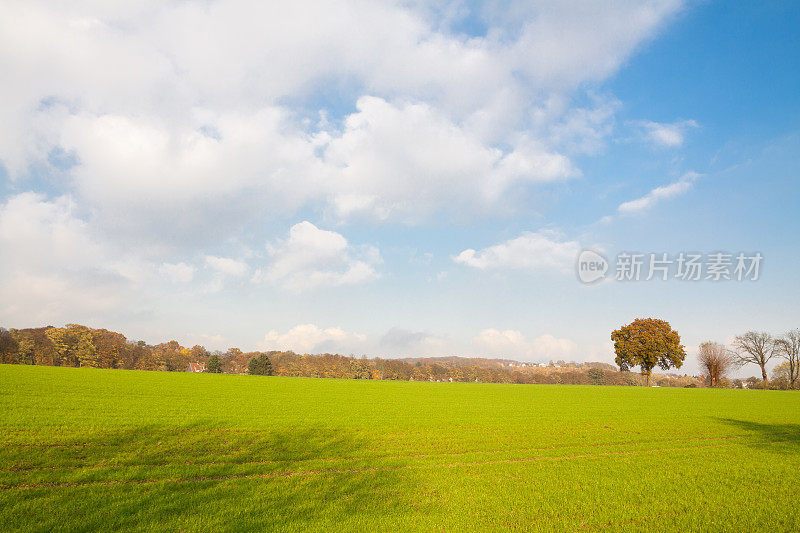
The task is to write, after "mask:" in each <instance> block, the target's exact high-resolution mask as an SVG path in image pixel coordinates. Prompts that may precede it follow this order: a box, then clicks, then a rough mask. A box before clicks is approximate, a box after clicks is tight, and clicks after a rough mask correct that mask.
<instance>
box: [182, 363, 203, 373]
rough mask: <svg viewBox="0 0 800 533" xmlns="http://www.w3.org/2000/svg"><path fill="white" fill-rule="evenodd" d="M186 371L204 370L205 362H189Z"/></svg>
mask: <svg viewBox="0 0 800 533" xmlns="http://www.w3.org/2000/svg"><path fill="white" fill-rule="evenodd" d="M186 371H187V372H205V371H206V364H205V363H197V362H194V363H189V368H187V369H186Z"/></svg>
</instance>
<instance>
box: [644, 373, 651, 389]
mask: <svg viewBox="0 0 800 533" xmlns="http://www.w3.org/2000/svg"><path fill="white" fill-rule="evenodd" d="M644 377H645V379H646V380H647V386H648V387H649V386H650V372H645V374H644Z"/></svg>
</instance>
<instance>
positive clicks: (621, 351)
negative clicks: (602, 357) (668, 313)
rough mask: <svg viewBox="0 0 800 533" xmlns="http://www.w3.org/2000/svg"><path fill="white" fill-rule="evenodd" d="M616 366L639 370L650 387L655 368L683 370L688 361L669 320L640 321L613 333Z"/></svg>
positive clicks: (648, 319) (624, 369)
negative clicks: (681, 368)
mask: <svg viewBox="0 0 800 533" xmlns="http://www.w3.org/2000/svg"><path fill="white" fill-rule="evenodd" d="M611 340H612V341H614V351H615V352H616V354H617V357H616V359H615V362H616V363H617V365H618V366H619V368H620V370H623V371H626V370H630V369H631V368H633V367H637V366H638V367H640V368H641V373H642V375H643V376H645V378H646V379H647V385H650V375H651V373H652V371H653V368H655V367H656V366H658V367H660V368H662V369H663V370H668V369H670V368H673V367H675V368H680V367H681V365H682V364H683V360H684V359H686V350H685V349H684V347H683V346H682V345H681V338H680V335H678V332H677V331H675V330H673V329H672V327H671V326H670V325H669V322H667V321H666V320H659V319H657V318H637V319H636V320H634V321H633V322H631V323H630V324H628V325H627V326H622V327H621V328H619V329H617V330H615V331H613V332H612V333H611Z"/></svg>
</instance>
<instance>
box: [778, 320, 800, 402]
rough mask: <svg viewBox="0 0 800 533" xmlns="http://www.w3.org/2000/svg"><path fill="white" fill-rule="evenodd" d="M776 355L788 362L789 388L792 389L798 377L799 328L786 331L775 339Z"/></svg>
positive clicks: (799, 366)
mask: <svg viewBox="0 0 800 533" xmlns="http://www.w3.org/2000/svg"><path fill="white" fill-rule="evenodd" d="M775 348H776V350H777V352H778V356H779V357H782V358H784V359H786V362H787V363H788V364H789V388H790V389H793V388H794V387H795V383H796V382H797V379H798V377H800V329H793V330H791V331H787V332H786V333H784V334H783V335H781V336H780V337H778V338H777V339H776V340H775Z"/></svg>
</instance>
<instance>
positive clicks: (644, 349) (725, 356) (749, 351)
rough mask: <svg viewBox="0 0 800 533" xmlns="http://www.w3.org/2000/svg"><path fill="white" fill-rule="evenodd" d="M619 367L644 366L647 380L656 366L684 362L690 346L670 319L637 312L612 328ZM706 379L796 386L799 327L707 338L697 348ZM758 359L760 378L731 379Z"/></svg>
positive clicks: (711, 383) (798, 383) (666, 367)
mask: <svg viewBox="0 0 800 533" xmlns="http://www.w3.org/2000/svg"><path fill="white" fill-rule="evenodd" d="M611 340H612V341H614V351H615V353H616V359H615V362H616V363H617V365H618V366H619V368H620V370H622V371H628V370H630V369H631V368H634V367H637V366H638V367H639V368H640V371H641V374H642V376H643V377H644V379H645V380H646V384H647V385H649V384H650V375H651V373H652V371H653V369H654V368H655V367H659V368H661V369H663V370H669V369H670V368H680V367H681V366H682V365H683V362H684V360H685V359H686V350H685V348H684V346H683V345H682V344H681V338H680V335H678V332H677V331H675V330H674V329H672V327H671V326H670V324H669V322H667V321H666V320H661V319H656V318H637V319H636V320H634V321H633V322H631V323H630V324H627V325H625V326H622V327H621V328H619V329H617V330H614V331H613V332H611ZM697 358H698V362H699V363H700V368H701V371H702V379H703V382H704V384H705V385H708V386H710V387H734V388H744V387H745V385H746V386H747V388H751V389H755V388H759V389H767V388H772V389H796V388H798V386H800V329H793V330H791V331H787V332H786V333H784V334H782V335H779V336H773V335H771V334H770V333H767V332H763V331H748V332H747V333H744V334H743V335H737V336H736V337H735V338H734V341H733V343H732V346H730V347H728V346H725V345H723V344H720V343H718V342H712V341H708V342H703V343H701V344H700V346H699V348H698V351H697ZM773 358H779V359H783V362H782V363H781V364H779V365H777V366H776V367H775V368H773V370H772V375H773V379H772V383H770V380H769V379H768V378H767V364H768V363H769V362H770V360H772V359H773ZM748 364H754V365H757V366H758V367H759V369H760V370H761V381H760V382H759V380H758V378H755V377H752V378H748V379H746V380H740V379H735V380H730V379H728V378H727V376H728V375H729V374H730V373H731V372H732V371H733V369H734V368H738V367H742V366H744V365H748Z"/></svg>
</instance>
